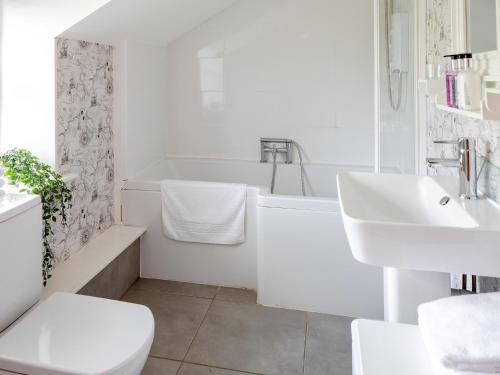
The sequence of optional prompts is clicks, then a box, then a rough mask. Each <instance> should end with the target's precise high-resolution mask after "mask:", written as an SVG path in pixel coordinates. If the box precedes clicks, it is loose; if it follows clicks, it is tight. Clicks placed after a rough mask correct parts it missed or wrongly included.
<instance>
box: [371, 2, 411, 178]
mask: <svg viewBox="0 0 500 375" xmlns="http://www.w3.org/2000/svg"><path fill="white" fill-rule="evenodd" d="M375 9H376V12H378V14H377V17H376V29H377V33H376V41H375V43H376V54H375V56H376V58H375V64H376V101H377V103H376V104H377V105H376V108H377V111H376V112H377V113H376V115H375V116H376V118H375V121H376V146H377V151H376V159H377V163H376V164H377V170H378V171H379V172H382V173H404V174H413V173H415V134H416V133H415V124H416V121H415V53H414V51H415V15H416V2H415V0H376V8H375Z"/></svg>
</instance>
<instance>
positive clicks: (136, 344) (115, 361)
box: [0, 194, 154, 375]
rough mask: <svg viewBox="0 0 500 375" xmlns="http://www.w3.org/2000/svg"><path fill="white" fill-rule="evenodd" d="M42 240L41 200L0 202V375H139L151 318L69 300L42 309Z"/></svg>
mask: <svg viewBox="0 0 500 375" xmlns="http://www.w3.org/2000/svg"><path fill="white" fill-rule="evenodd" d="M41 236H42V220H41V205H40V198H39V197H37V196H31V195H26V194H5V195H0V257H1V258H0V259H1V262H0V264H1V271H0V375H5V374H11V375H12V374H25V375H49V374H51V375H77V374H86V375H101V374H102V375H104V374H106V375H114V374H120V375H138V374H140V373H141V371H142V369H143V367H144V364H145V362H146V359H147V356H148V354H149V350H150V348H151V344H152V341H153V335H154V319H153V316H152V314H151V311H150V310H149V309H148V308H147V307H145V306H141V305H136V304H131V303H125V302H119V301H112V300H106V299H101V298H94V297H86V296H81V295H75V294H67V293H55V294H53V295H52V296H50V297H49V298H47V299H46V300H44V301H42V302H39V301H40V298H41V295H42V290H43V287H42V285H41V238H42V237H41ZM34 305H35V306H34ZM33 306H34V307H33Z"/></svg>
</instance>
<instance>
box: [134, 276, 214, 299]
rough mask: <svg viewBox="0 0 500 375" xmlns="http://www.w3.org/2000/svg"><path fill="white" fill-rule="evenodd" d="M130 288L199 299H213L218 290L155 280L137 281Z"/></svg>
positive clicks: (212, 287) (206, 286)
mask: <svg viewBox="0 0 500 375" xmlns="http://www.w3.org/2000/svg"><path fill="white" fill-rule="evenodd" d="M132 288H133V289H139V290H150V291H157V292H162V293H167V294H176V295H181V296H190V297H201V298H214V297H215V294H216V293H217V290H218V289H219V288H218V287H217V286H213V285H201V284H190V283H181V282H179V281H167V280H156V279H139V280H137V281H136V282H135V284H134V285H133V286H132Z"/></svg>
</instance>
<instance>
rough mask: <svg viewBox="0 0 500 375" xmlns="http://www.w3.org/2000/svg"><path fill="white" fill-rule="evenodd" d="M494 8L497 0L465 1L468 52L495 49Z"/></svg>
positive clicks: (495, 17)
mask: <svg viewBox="0 0 500 375" xmlns="http://www.w3.org/2000/svg"><path fill="white" fill-rule="evenodd" d="M452 1H454V0H452ZM496 8H497V0H467V1H466V18H467V46H468V50H469V51H470V52H472V53H484V52H488V51H496V50H497V9H496Z"/></svg>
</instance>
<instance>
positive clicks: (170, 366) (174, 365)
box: [141, 357, 181, 375]
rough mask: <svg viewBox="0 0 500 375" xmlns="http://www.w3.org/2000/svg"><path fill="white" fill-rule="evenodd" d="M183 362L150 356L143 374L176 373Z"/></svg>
mask: <svg viewBox="0 0 500 375" xmlns="http://www.w3.org/2000/svg"><path fill="white" fill-rule="evenodd" d="M180 365H181V362H176V361H169V360H168V359H161V358H152V357H149V358H148V361H147V362H146V366H144V370H142V373H141V375H176V374H177V370H179V366H180Z"/></svg>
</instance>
